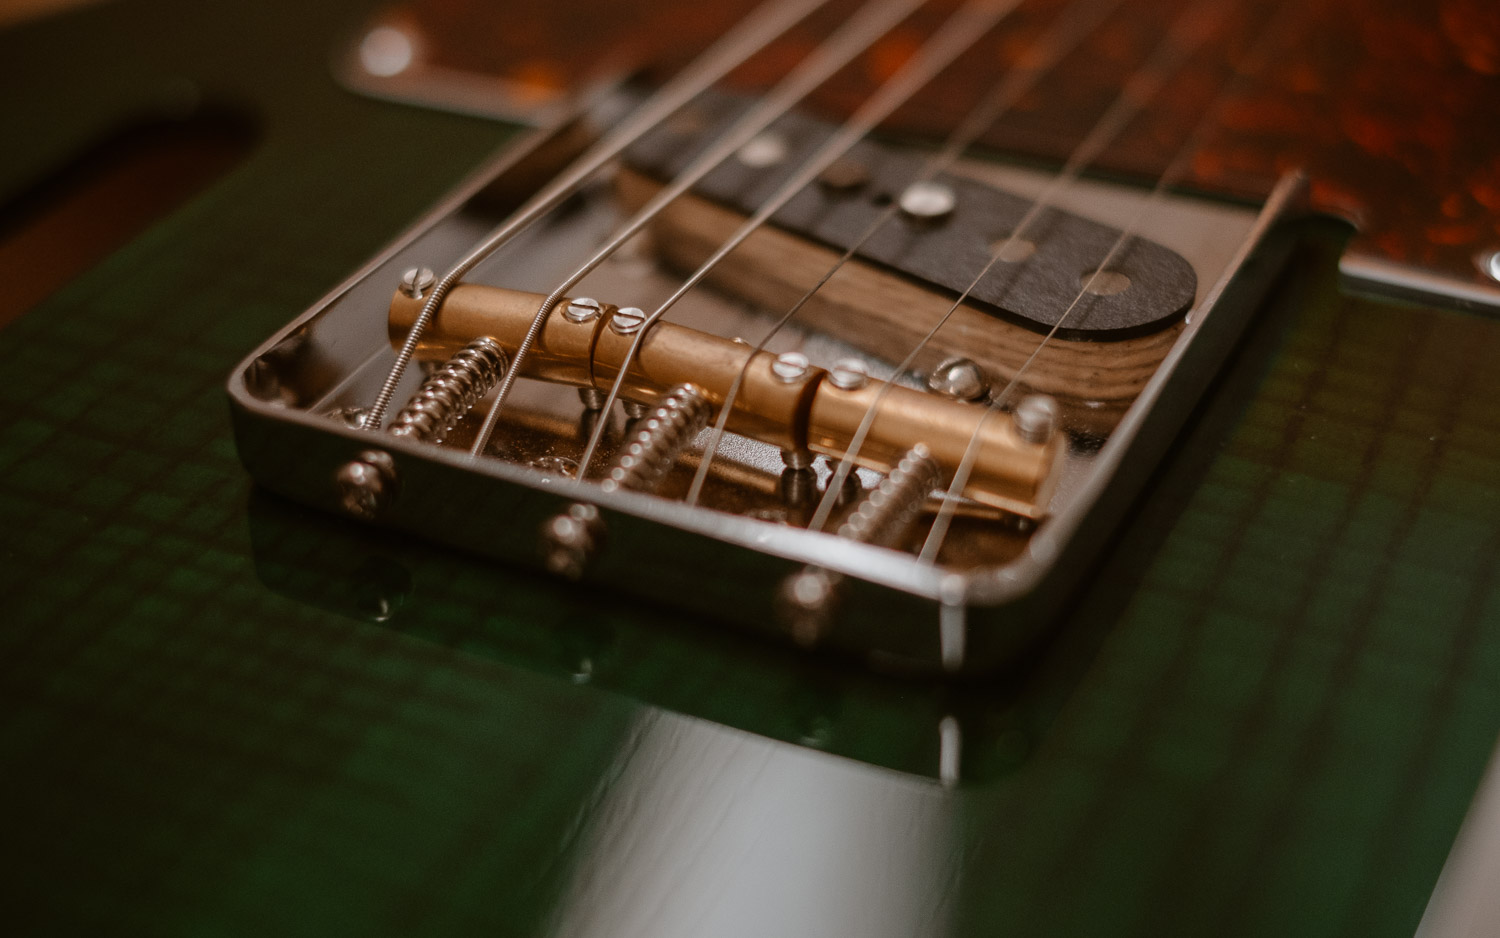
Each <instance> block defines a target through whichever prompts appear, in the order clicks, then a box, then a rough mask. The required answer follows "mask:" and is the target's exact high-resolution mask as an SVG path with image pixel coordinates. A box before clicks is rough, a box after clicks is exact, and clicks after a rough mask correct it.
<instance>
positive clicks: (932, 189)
mask: <svg viewBox="0 0 1500 938" xmlns="http://www.w3.org/2000/svg"><path fill="white" fill-rule="evenodd" d="M897 204H898V205H900V206H901V211H903V212H905V213H906V215H907V217H909V218H914V219H916V220H918V221H937V220H938V219H940V218H944V217H946V216H948V215H950V214H952V212H953V209H954V207H955V206H956V205H957V204H958V196H956V195H954V193H953V189H952V188H951V187H949V186H946V185H944V184H943V183H941V182H933V181H931V180H928V181H926V182H914V183H912V184H911V185H909V186H907V187H906V191H904V192H902V193H901V198H900V199H898V200H897Z"/></svg>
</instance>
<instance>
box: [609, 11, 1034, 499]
mask: <svg viewBox="0 0 1500 938" xmlns="http://www.w3.org/2000/svg"><path fill="white" fill-rule="evenodd" d="M1020 3H1021V0H968V2H967V3H965V4H964V6H963V7H961V8H960V9H959V10H958V12H956V13H954V14H953V15H952V16H951V17H949V18H948V19H947V20H946V21H944V23H943V25H942V27H941V28H939V30H938V31H937V32H936V33H935V34H934V35H933V36H931V37H930V38H929V39H928V40H927V41H926V42H925V43H923V45H922V46H921V48H920V49H918V50H917V53H916V54H915V55H914V56H913V57H912V58H910V59H908V60H907V62H906V64H904V65H903V66H902V67H901V69H900V70H899V71H898V72H897V73H896V74H895V75H894V76H892V77H891V78H890V79H889V80H888V81H887V82H886V83H885V84H884V85H882V86H881V87H880V88H879V89H878V90H877V91H876V93H875V94H874V95H873V96H871V98H870V99H869V100H868V101H866V102H865V103H864V104H863V105H862V106H861V107H860V109H859V110H858V111H856V112H855V113H854V115H853V116H852V117H851V118H850V119H849V120H848V121H847V122H846V123H844V124H842V125H840V127H839V129H838V131H837V132H836V133H835V134H834V135H833V136H832V137H830V138H829V139H828V141H827V142H825V143H824V144H823V146H821V147H820V148H819V149H818V150H817V152H816V153H814V154H813V155H812V156H811V157H810V158H808V160H807V161H806V162H804V163H803V164H802V166H801V167H800V168H799V170H798V171H797V172H796V173H795V174H794V175H793V176H792V178H791V179H789V180H787V181H786V182H785V183H784V184H783V185H782V186H781V187H780V188H779V189H777V191H776V194H775V195H773V196H772V197H771V198H769V199H767V200H766V202H765V203H764V204H763V205H762V206H761V207H760V209H759V210H757V211H756V213H755V214H754V215H752V216H750V218H748V219H746V221H745V222H744V224H742V225H741V226H740V227H739V228H738V229H737V230H736V231H735V233H734V234H733V235H731V236H730V237H729V239H728V240H727V241H725V242H724V243H723V244H722V245H721V246H720V247H719V248H718V250H716V251H715V252H714V253H713V255H712V256H711V257H709V259H708V260H706V261H704V262H703V264H702V265H701V266H700V267H699V268H698V269H697V270H696V271H694V272H693V274H692V276H690V277H689V278H688V279H687V280H686V281H685V282H684V283H683V284H682V286H680V287H679V288H678V289H677V290H676V292H674V293H673V294H672V295H671V296H670V297H668V298H667V300H666V302H664V303H662V304H661V306H660V307H658V308H657V309H656V311H655V312H653V313H652V314H651V315H650V316H648V317H646V319H645V321H644V322H643V323H642V325H641V327H640V329H639V330H638V331H637V332H636V334H635V337H634V338H633V339H632V340H631V343H630V347H629V349H627V350H626V353H625V360H624V362H623V363H622V365H621V367H620V373H619V374H618V375H616V376H615V381H614V384H613V385H612V386H611V387H610V390H609V396H608V397H607V398H606V399H605V403H604V410H605V412H606V413H607V412H608V411H609V408H611V407H612V406H614V402H615V401H616V400H617V399H618V398H619V396H620V389H621V388H622V387H623V386H624V384H625V378H626V376H627V375H628V374H629V371H630V365H631V363H632V362H634V361H635V356H636V354H637V353H638V352H639V350H640V347H641V343H642V342H643V341H644V340H645V338H646V336H647V334H648V333H649V331H650V329H651V326H652V325H654V324H655V323H656V322H657V321H658V320H660V319H661V317H662V316H663V315H665V314H666V312H667V310H669V309H671V308H672V306H673V305H674V304H676V302H677V301H678V300H680V299H681V298H682V297H683V296H685V295H686V294H687V293H688V291H690V290H691V289H692V288H693V287H695V286H696V285H697V284H698V283H699V282H700V281H701V280H702V279H703V278H704V277H706V276H707V275H708V273H709V271H711V270H712V269H713V268H714V267H715V266H716V265H717V264H718V263H719V262H720V261H721V260H723V259H724V258H725V257H727V256H728V255H729V253H730V252H731V251H733V250H734V249H735V248H736V247H738V246H739V245H740V243H742V242H743V241H744V240H745V239H746V238H748V237H749V236H750V235H751V234H753V233H754V232H755V231H756V230H758V229H759V228H760V227H761V226H762V225H764V224H765V223H766V221H767V220H768V219H769V218H770V217H771V216H772V215H773V214H775V213H776V212H777V211H779V210H780V209H781V207H782V206H783V205H785V204H786V203H787V202H789V201H790V200H791V199H792V198H793V197H794V196H796V195H797V193H798V192H800V191H801V190H802V189H803V188H805V187H806V186H808V185H809V184H811V183H812V182H813V180H814V179H816V178H817V177H818V175H819V174H821V173H822V172H823V170H825V169H827V168H828V167H829V166H830V165H832V164H833V162H834V161H835V160H837V159H838V158H839V157H841V156H843V155H844V154H845V153H847V152H848V151H849V149H850V148H851V147H853V146H854V145H855V144H856V143H858V142H859V141H860V140H862V139H864V137H866V136H867V135H868V134H869V133H870V131H872V130H874V129H875V127H876V126H878V125H879V124H880V123H881V122H882V121H884V120H885V119H886V118H887V117H889V116H890V114H891V113H892V112H894V111H895V110H896V108H898V107H900V106H901V105H902V104H904V103H905V102H906V101H907V99H909V98H910V97H911V96H912V95H913V94H915V93H916V92H917V90H918V89H920V88H921V87H922V86H924V85H926V84H927V83H928V82H929V81H931V80H932V79H933V78H934V77H936V76H937V74H938V73H939V72H941V71H942V70H943V69H945V68H947V67H948V65H950V64H951V63H952V62H953V60H954V59H956V58H958V57H959V56H960V55H962V54H963V52H964V51H965V50H966V49H968V48H969V47H970V46H972V45H973V44H974V43H975V42H978V41H979V39H980V38H981V37H982V36H983V35H984V34H985V33H987V32H989V30H990V29H992V28H994V26H995V24H997V23H998V22H1000V20H1002V19H1003V18H1004V17H1005V16H1007V15H1008V14H1009V13H1010V12H1011V11H1012V10H1014V9H1015V8H1016V7H1017V6H1019V5H1020ZM605 428H606V422H605V421H600V422H599V425H598V426H597V427H595V428H594V432H593V433H592V434H591V435H590V437H589V443H588V447H587V448H586V449H585V450H584V454H583V458H582V460H580V462H579V466H580V467H581V468H580V469H579V476H580V478H581V477H582V476H583V475H585V474H586V473H587V468H588V466H589V464H590V462H591V461H592V459H593V456H594V452H595V450H597V449H598V446H599V442H600V440H602V439H603V437H604V431H605Z"/></svg>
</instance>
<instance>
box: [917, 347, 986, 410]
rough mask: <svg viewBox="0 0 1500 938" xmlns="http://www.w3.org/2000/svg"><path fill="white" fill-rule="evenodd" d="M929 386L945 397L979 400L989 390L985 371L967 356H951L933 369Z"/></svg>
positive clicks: (928, 380) (928, 381) (960, 399)
mask: <svg viewBox="0 0 1500 938" xmlns="http://www.w3.org/2000/svg"><path fill="white" fill-rule="evenodd" d="M927 386H928V387H929V388H931V389H932V390H934V391H936V392H937V393H939V394H942V395H943V396H945V397H951V398H953V399H954V400H959V401H977V400H979V399H980V398H981V397H984V395H985V393H986V392H988V391H989V389H990V385H989V382H988V381H986V380H985V377H984V371H983V370H981V369H980V367H979V366H978V365H976V364H974V362H972V361H970V360H969V359H967V358H950V359H948V360H947V361H945V362H943V363H942V364H940V365H938V366H937V367H936V368H934V369H933V371H932V374H931V375H929V376H928V377H927Z"/></svg>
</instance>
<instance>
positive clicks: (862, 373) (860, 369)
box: [828, 358, 870, 391]
mask: <svg viewBox="0 0 1500 938" xmlns="http://www.w3.org/2000/svg"><path fill="white" fill-rule="evenodd" d="M828 380H829V381H832V382H833V386H834V387H836V388H840V389H842V390H845V391H858V390H859V389H860V388H862V387H864V386H865V385H866V384H869V383H870V374H869V372H867V371H866V370H865V363H864V362H862V361H860V360H859V359H857V358H841V359H839V360H838V361H836V362H834V363H833V368H831V369H829V372H828Z"/></svg>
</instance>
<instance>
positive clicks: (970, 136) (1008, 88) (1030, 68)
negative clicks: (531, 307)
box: [683, 0, 1123, 505]
mask: <svg viewBox="0 0 1500 938" xmlns="http://www.w3.org/2000/svg"><path fill="white" fill-rule="evenodd" d="M1122 2H1123V0H1100V2H1095V3H1092V4H1087V3H1083V2H1081V0H1080V2H1075V3H1073V4H1071V5H1070V6H1069V7H1068V9H1067V10H1066V11H1065V12H1064V13H1063V14H1062V15H1060V16H1059V17H1058V18H1057V19H1056V20H1055V21H1054V22H1053V24H1052V26H1051V27H1050V28H1049V29H1048V30H1047V32H1046V33H1044V34H1043V35H1042V37H1041V38H1039V39H1038V40H1037V42H1036V43H1035V44H1034V45H1033V46H1032V47H1031V48H1030V49H1028V50H1027V51H1026V54H1025V57H1024V59H1023V61H1022V62H1021V64H1020V65H1018V66H1016V68H1014V69H1012V70H1011V71H1009V72H1007V73H1006V76H1005V78H1003V79H1002V80H1001V81H1000V82H998V83H997V84H996V85H995V86H994V88H993V89H992V90H991V91H990V93H989V94H987V95H986V96H985V97H984V98H983V99H981V100H980V101H979V103H978V104H976V105H975V106H974V108H973V109H972V110H971V111H970V112H969V114H968V116H967V117H966V118H965V119H964V121H963V122H962V123H961V124H960V125H959V126H958V128H957V129H956V130H955V131H954V132H953V134H952V135H951V136H950V137H949V138H948V140H947V142H946V143H945V144H944V146H943V147H942V149H941V150H939V151H938V152H937V153H936V154H935V155H933V156H932V157H930V158H929V159H928V160H927V161H926V163H925V164H924V165H923V166H922V168H921V170H920V171H919V172H917V173H916V174H915V175H914V176H913V177H912V181H911V183H910V184H909V185H918V184H920V183H923V182H927V181H930V180H931V179H933V178H934V177H936V176H937V175H938V174H939V173H941V172H943V171H944V170H946V169H947V168H948V167H950V166H952V165H953V163H955V162H957V161H958V159H959V157H961V156H962V155H963V153H964V151H965V150H967V149H968V148H969V147H970V146H971V145H972V144H973V143H974V141H975V140H977V139H979V137H980V135H981V134H983V133H984V132H985V131H986V130H988V129H990V128H991V127H993V126H994V125H995V124H996V123H997V122H998V121H999V120H1000V118H1001V117H1003V116H1004V115H1005V114H1006V113H1007V112H1009V111H1010V109H1011V108H1012V107H1014V106H1015V104H1016V102H1017V101H1019V100H1020V99H1021V98H1022V97H1023V96H1024V95H1026V94H1027V93H1028V92H1030V91H1031V90H1032V89H1033V88H1034V87H1035V86H1036V84H1037V81H1038V80H1039V79H1040V78H1041V76H1042V75H1044V74H1045V73H1046V72H1048V71H1050V70H1051V69H1052V68H1053V66H1055V65H1056V64H1057V62H1058V61H1059V60H1061V59H1062V57H1063V56H1065V55H1067V54H1068V53H1069V52H1070V51H1072V50H1073V49H1074V48H1076V47H1077V46H1078V45H1079V44H1080V43H1082V42H1083V40H1084V39H1085V38H1086V37H1087V36H1088V35H1089V34H1090V33H1092V32H1093V30H1094V29H1095V28H1096V27H1097V26H1098V25H1099V24H1100V23H1101V22H1103V21H1104V19H1105V18H1106V17H1107V16H1108V15H1109V14H1110V13H1111V12H1113V11H1114V10H1115V9H1116V8H1117V7H1119V5H1120V4H1121V3H1122ZM900 208H901V206H900V203H899V201H897V202H892V203H891V204H890V205H888V206H887V207H886V208H885V209H883V210H882V211H881V212H880V213H879V214H878V215H877V216H876V218H875V220H874V221H872V222H871V223H870V225H869V226H868V227H867V228H865V230H864V231H863V232H862V233H861V234H860V236H859V238H858V239H857V240H855V242H854V243H853V244H851V245H850V246H849V247H848V248H847V249H846V250H845V251H844V253H843V255H842V256H840V257H839V259H838V260H837V261H835V262H834V264H833V266H832V267H830V268H829V269H828V270H827V271H826V272H825V273H824V274H823V276H822V277H821V278H820V279H819V280H818V282H817V283H815V284H814V285H813V286H812V288H811V289H810V290H808V291H807V292H806V293H804V294H802V296H801V297H800V298H799V299H798V300H797V302H796V303H794V304H792V307H791V308H790V309H788V310H787V311H786V313H785V314H784V315H783V316H782V317H781V318H780V319H779V320H777V321H776V323H775V324H774V325H772V326H771V328H770V330H769V331H767V332H766V333H765V335H763V336H762V337H761V339H760V341H759V342H757V343H756V345H755V348H754V349H753V350H752V351H751V353H750V355H749V356H748V357H747V358H746V359H745V364H744V365H743V366H742V367H741V368H740V370H739V372H738V373H737V374H736V375H735V379H734V383H733V384H731V385H730V387H729V392H728V393H727V394H726V395H725V396H724V403H723V405H722V406H721V407H720V409H719V416H718V418H717V419H716V420H715V421H714V426H713V429H712V430H711V431H710V434H709V438H708V445H707V446H706V447H705V448H704V451H703V457H702V458H701V460H700V461H699V463H698V469H697V471H696V472H695V473H694V474H693V483H692V485H691V486H689V488H688V493H687V496H686V497H685V498H684V499H683V501H685V502H686V503H687V504H689V505H695V504H697V503H698V498H699V497H700V496H701V494H702V492H703V486H704V484H705V482H706V481H707V480H708V471H709V468H710V464H711V463H712V462H713V459H714V457H715V456H716V455H717V454H718V451H719V444H720V442H721V441H722V440H723V438H724V433H725V427H726V426H727V424H728V422H729V416H730V414H731V412H732V411H733V409H734V402H735V400H737V399H738V397H739V392H740V388H741V387H742V386H743V384H744V381H745V376H746V375H747V374H748V373H749V370H750V364H751V362H753V361H754V360H755V356H756V355H758V354H760V353H761V352H763V351H765V348H766V346H767V345H768V344H769V343H770V341H771V340H772V339H773V338H774V337H775V336H776V335H777V334H778V333H780V332H781V330H782V329H783V328H784V327H785V326H786V325H787V323H789V322H791V321H792V319H793V318H795V317H796V315H797V314H798V313H799V312H801V310H802V308H803V307H804V306H806V305H807V303H808V302H809V301H811V299H812V298H813V297H814V296H815V295H816V294H817V293H818V291H819V290H821V289H823V287H824V286H825V285H827V283H828V281H830V280H832V279H833V277H834V275H835V274H837V273H838V272H839V271H840V270H841V269H843V267H844V265H845V264H847V263H848V262H849V261H850V260H851V259H852V258H853V257H854V255H855V254H857V253H858V252H859V250H860V248H862V247H864V245H865V244H866V243H867V242H868V241H869V240H870V238H872V237H874V236H875V233H876V232H877V231H879V230H880V229H881V228H882V227H884V225H885V224H886V223H887V222H889V221H890V220H891V219H892V218H894V217H895V216H896V213H897V212H898V211H900Z"/></svg>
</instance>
